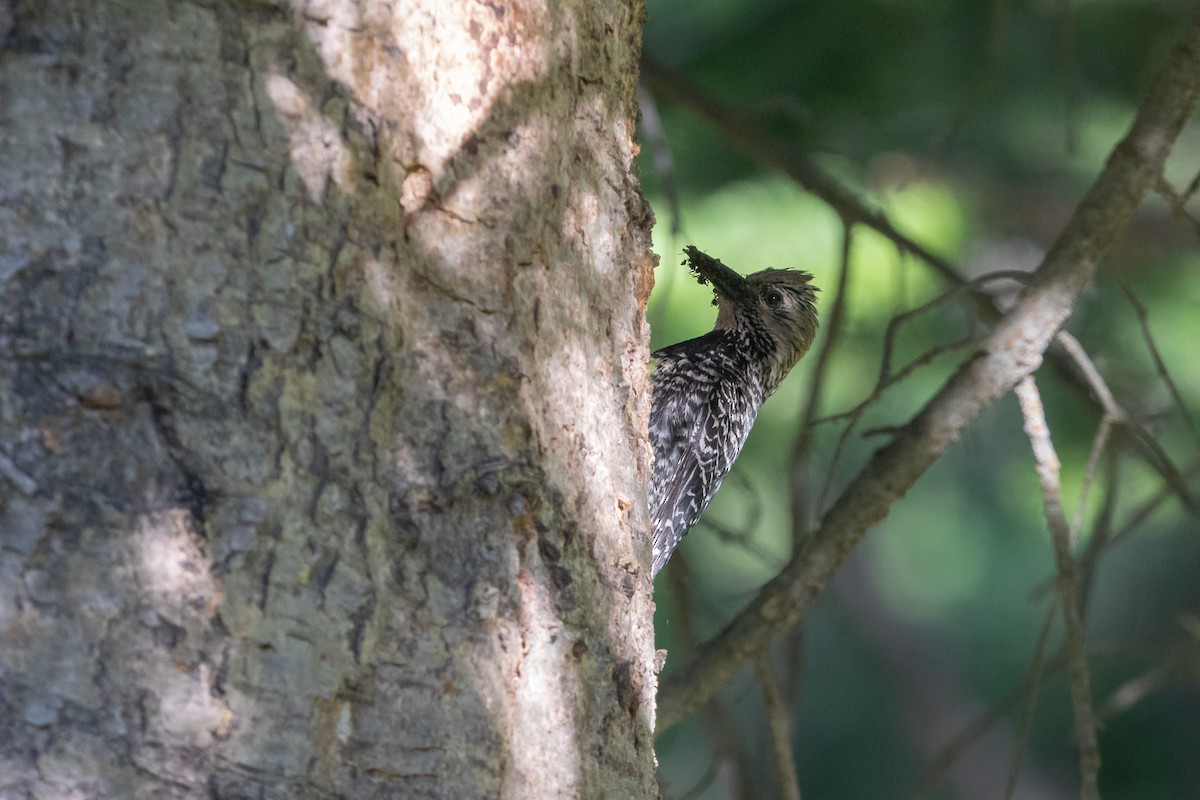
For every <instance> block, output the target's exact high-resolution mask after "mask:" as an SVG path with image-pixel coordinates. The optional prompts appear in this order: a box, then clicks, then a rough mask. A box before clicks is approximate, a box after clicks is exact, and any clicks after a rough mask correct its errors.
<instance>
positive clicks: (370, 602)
mask: <svg viewBox="0 0 1200 800" xmlns="http://www.w3.org/2000/svg"><path fill="white" fill-rule="evenodd" d="M640 23H641V6H640V2H637V0H634V2H632V3H629V4H622V3H617V2H604V3H596V2H591V1H590V0H564V2H559V3H553V4H549V6H542V5H540V4H532V3H528V4H524V3H506V2H499V3H470V2H466V0H462V1H461V2H460V1H459V0H400V2H399V3H396V4H387V3H382V2H367V1H366V0H361V2H354V0H329V1H328V2H319V1H318V2H311V3H296V4H294V5H292V6H287V5H277V4H275V3H270V2H242V3H232V2H231V3H220V2H175V1H174V0H171V1H169V2H152V1H149V0H147V1H146V2H136V1H135V0H106V1H105V2H92V1H91V0H52V1H51V2H41V1H40V0H39V1H37V2H32V1H31V2H18V3H16V4H12V3H9V2H6V1H3V0H0V126H2V127H0V198H2V199H0V797H3V798H18V797H20V798H23V797H79V798H100V797H122V798H124V797H129V798H139V797H146V798H150V797H153V798H192V797H204V798H243V797H245V798H249V797H255V798H269V797H279V798H285V797H286V798H306V797H322V798H324V797H355V798H366V797H389V798H391V797H405V798H423V797H429V798H443V797H445V798H471V797H512V798H535V797H614V798H629V797H650V796H653V795H654V794H655V788H654V783H653V767H654V760H653V752H652V732H653V729H654V706H653V695H654V684H655V679H654V675H653V672H652V666H651V665H652V663H653V634H652V629H651V612H652V602H651V596H650V592H651V584H650V573H649V560H648V559H649V547H648V543H647V527H648V525H647V515H646V510H645V491H644V486H645V483H646V479H647V469H648V460H647V447H646V443H645V439H644V436H643V434H642V431H643V430H644V424H645V415H646V410H647V402H648V395H647V393H646V385H645V363H646V360H647V352H646V339H647V336H646V329H645V323H644V319H643V311H644V308H645V301H646V297H647V295H648V293H649V287H650V283H651V281H652V261H651V257H650V255H649V252H648V228H649V224H650V220H649V212H648V210H647V209H646V207H645V206H644V203H643V201H642V198H641V196H640V193H639V191H638V187H637V184H636V180H635V178H634V176H633V173H632V158H633V154H634V148H635V146H634V144H633V141H632V135H633V120H632V115H633V91H634V85H635V81H636V65H637V58H638V42H639V41H640V27H639V26H640Z"/></svg>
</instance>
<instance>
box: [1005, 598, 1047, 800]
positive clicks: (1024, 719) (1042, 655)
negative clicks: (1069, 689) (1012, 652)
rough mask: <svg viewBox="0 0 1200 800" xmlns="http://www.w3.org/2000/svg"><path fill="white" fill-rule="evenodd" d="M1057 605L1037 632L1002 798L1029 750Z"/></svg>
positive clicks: (1014, 787)
mask: <svg viewBox="0 0 1200 800" xmlns="http://www.w3.org/2000/svg"><path fill="white" fill-rule="evenodd" d="M1056 611H1058V605H1057V604H1056V603H1051V604H1050V607H1049V608H1047V609H1046V619H1045V620H1043V621H1042V629H1041V631H1040V632H1039V633H1038V640H1037V645H1036V646H1035V647H1034V649H1033V663H1032V665H1031V666H1030V667H1029V677H1028V678H1027V679H1026V682H1025V708H1024V709H1023V712H1022V714H1021V729H1020V731H1018V732H1017V737H1016V740H1015V741H1014V742H1013V762H1012V766H1011V768H1010V769H1009V771H1008V783H1007V784H1006V785H1005V787H1004V800H1010V798H1011V797H1012V796H1013V792H1015V791H1016V790H1017V778H1018V777H1019V776H1020V774H1021V767H1022V766H1024V764H1025V754H1026V753H1027V752H1029V737H1030V736H1031V735H1032V733H1033V717H1034V711H1036V710H1037V700H1038V694H1039V693H1040V692H1041V690H1042V683H1043V681H1044V680H1045V675H1046V646H1047V645H1048V644H1049V643H1050V630H1051V628H1053V627H1054V617H1055V616H1056V614H1055V612H1056Z"/></svg>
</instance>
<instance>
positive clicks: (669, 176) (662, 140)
mask: <svg viewBox="0 0 1200 800" xmlns="http://www.w3.org/2000/svg"><path fill="white" fill-rule="evenodd" d="M637 104H638V110H639V111H641V113H642V119H641V128H642V136H641V140H642V141H643V142H645V143H646V145H647V146H648V147H649V149H650V155H651V158H650V165H651V168H652V169H653V170H654V174H655V175H657V176H658V180H659V183H660V184H661V185H662V191H663V196H664V197H665V198H666V200H667V210H668V211H669V212H670V216H671V234H672V235H674V236H678V235H679V233H680V231H682V230H683V212H682V211H681V210H680V205H679V183H678V181H676V180H675V159H674V158H673V157H672V156H671V143H670V142H669V141H667V132H666V130H665V129H664V128H663V124H662V116H661V115H659V113H658V103H657V102H655V100H654V95H653V94H651V93H650V92H649V91H647V90H646V87H644V86H638V90H637Z"/></svg>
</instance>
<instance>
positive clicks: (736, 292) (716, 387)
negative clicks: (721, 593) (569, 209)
mask: <svg viewBox="0 0 1200 800" xmlns="http://www.w3.org/2000/svg"><path fill="white" fill-rule="evenodd" d="M684 252H685V253H686V254H687V261H686V262H685V263H687V264H689V265H690V267H691V270H692V272H693V274H694V275H695V277H696V279H697V280H699V281H700V283H702V284H703V283H711V284H712V286H713V293H714V295H715V296H714V299H713V305H715V306H717V308H718V311H717V322H716V326H715V327H714V328H713V330H712V331H710V332H709V333H706V334H705V335H703V336H700V337H698V338H696V339H689V340H688V341H686V342H680V343H678V344H673V345H670V346H668V347H664V348H662V349H661V350H656V351H655V352H654V353H652V354H651V356H650V370H651V372H650V382H651V386H652V394H651V402H650V431H649V432H650V445H651V448H652V449H653V451H654V467H653V471H652V475H651V481H650V492H649V494H650V516H651V520H652V524H653V527H654V550H653V555H654V564H653V573H652V574H653V575H657V574H658V572H659V570H661V569H662V568H663V567H664V566H665V565H666V563H667V559H669V558H670V557H671V553H672V552H674V550H675V548H676V546H678V545H679V542H680V540H681V539H683V536H684V534H686V533H687V532H688V530H689V529H690V528H691V527H692V526H693V525H695V524H696V522H697V521H698V520H699V519H700V515H701V514H703V513H704V509H705V508H707V507H708V503H709V501H710V500H712V497H713V495H714V494H715V493H716V491H717V489H718V488H719V487H720V486H721V481H722V480H723V479H724V478H725V476H726V475H727V474H728V473H729V469H730V467H732V466H733V462H734V459H736V458H737V456H738V453H739V452H741V449H742V445H743V444H744V443H745V441H746V436H747V435H748V434H749V433H750V428H751V426H752V425H753V424H754V419H755V417H757V416H758V410H759V409H760V408H761V407H762V404H763V401H764V400H765V399H766V398H767V397H769V396H770V395H771V394H772V393H773V392H774V391H775V390H776V389H778V388H779V384H780V383H781V382H782V381H783V379H784V378H785V377H787V374H788V372H790V371H791V369H792V367H793V366H795V364H796V362H797V361H799V360H800V357H801V356H803V355H804V354H805V353H806V352H808V348H809V346H810V345H811V344H812V340H813V336H814V335H815V334H816V332H817V309H816V306H815V304H814V301H815V299H816V295H815V292H817V291H818V290H817V288H816V287H815V286H813V285H811V283H810V281H811V280H812V275H811V274H809V273H807V272H801V271H799V270H788V269H765V270H763V271H762V272H756V273H754V274H752V275H748V276H746V277H743V276H741V275H739V274H738V273H737V272H735V271H733V270H732V269H730V268H729V267H727V266H725V265H724V264H722V263H721V262H720V261H718V260H717V259H715V258H712V257H710V256H708V255H706V254H704V253H702V252H701V251H700V250H698V249H696V248H695V247H687V248H685V250H684Z"/></svg>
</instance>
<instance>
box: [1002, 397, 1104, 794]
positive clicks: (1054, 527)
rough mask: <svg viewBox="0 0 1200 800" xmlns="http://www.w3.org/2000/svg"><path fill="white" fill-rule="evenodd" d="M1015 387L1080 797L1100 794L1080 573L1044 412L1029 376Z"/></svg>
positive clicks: (1098, 748)
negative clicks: (1034, 480) (1042, 511)
mask: <svg viewBox="0 0 1200 800" xmlns="http://www.w3.org/2000/svg"><path fill="white" fill-rule="evenodd" d="M1014 391H1015V392H1016V395H1017V400H1018V402H1020V404H1021V413H1022V414H1023V415H1024V417H1025V433H1026V435H1027V436H1028V437H1029V444H1030V447H1032V448H1033V458H1034V462H1035V464H1036V466H1037V475H1038V481H1039V482H1040V483H1041V486H1042V502H1043V505H1044V506H1045V508H1046V523H1047V524H1048V525H1049V527H1050V540H1051V542H1052V543H1053V544H1054V560H1055V561H1056V562H1057V565H1058V593H1059V598H1058V599H1059V605H1060V607H1061V608H1062V615H1063V628H1064V639H1065V641H1064V645H1065V647H1066V651H1067V675H1068V677H1069V679H1070V684H1071V710H1072V714H1073V716H1074V718H1075V739H1076V742H1077V744H1078V745H1079V771H1080V774H1081V777H1082V783H1083V786H1082V792H1081V795H1082V797H1083V800H1099V798H1100V784H1099V774H1100V744H1099V741H1098V739H1097V738H1096V715H1095V713H1094V712H1093V710H1092V688H1091V687H1092V679H1091V671H1090V670H1089V669H1088V663H1087V652H1086V651H1085V650H1084V643H1083V639H1084V636H1083V620H1082V619H1081V618H1080V614H1079V573H1078V571H1077V569H1076V565H1075V559H1074V557H1073V556H1072V555H1071V542H1070V538H1071V528H1070V525H1068V524H1067V515H1066V512H1065V511H1064V510H1063V502H1062V485H1061V484H1060V483H1059V479H1058V476H1059V470H1060V465H1059V461H1058V453H1056V452H1055V450H1054V443H1053V442H1052V441H1051V440H1050V428H1049V426H1048V425H1047V424H1046V412H1045V410H1044V409H1043V408H1042V398H1041V395H1040V394H1039V392H1038V389H1037V383H1036V382H1035V381H1034V379H1033V375H1026V376H1025V377H1024V378H1022V379H1021V380H1020V381H1018V382H1017V385H1016V387H1015V388H1014Z"/></svg>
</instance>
